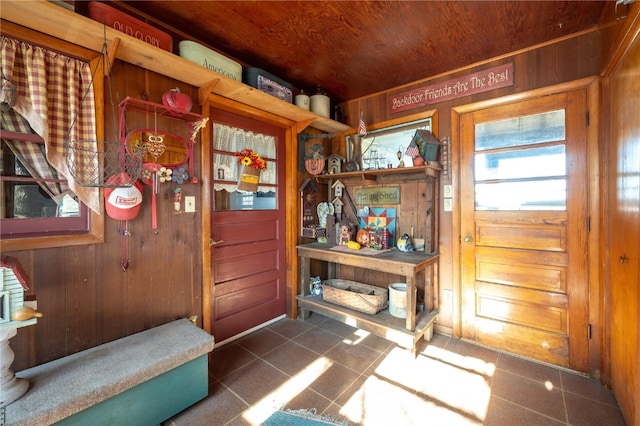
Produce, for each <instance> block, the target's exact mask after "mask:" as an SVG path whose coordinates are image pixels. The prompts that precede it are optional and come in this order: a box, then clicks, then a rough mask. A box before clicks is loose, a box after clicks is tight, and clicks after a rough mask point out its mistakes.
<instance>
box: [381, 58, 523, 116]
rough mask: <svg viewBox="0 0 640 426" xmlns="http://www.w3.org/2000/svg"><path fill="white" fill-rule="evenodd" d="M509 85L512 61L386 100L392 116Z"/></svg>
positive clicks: (511, 77)
mask: <svg viewBox="0 0 640 426" xmlns="http://www.w3.org/2000/svg"><path fill="white" fill-rule="evenodd" d="M513 82H514V79H513V62H512V63H508V64H505V65H498V66H497V67H493V68H489V69H486V70H483V71H478V72H475V73H473V74H469V75H466V76H463V77H458V78H454V79H451V80H448V81H444V82H442V83H435V84H431V85H429V86H424V87H420V88H418V89H414V90H412V91H410V92H404V93H400V94H398V95H393V96H391V97H390V98H389V109H390V111H391V112H392V113H394V112H400V111H406V110H408V109H413V108H419V107H423V106H425V105H430V104H435V103H438V102H444V101H448V100H451V99H456V98H461V97H463V96H469V95H474V94H476V93H482V92H486V91H489V90H493V89H499V88H501V87H507V86H512V85H513Z"/></svg>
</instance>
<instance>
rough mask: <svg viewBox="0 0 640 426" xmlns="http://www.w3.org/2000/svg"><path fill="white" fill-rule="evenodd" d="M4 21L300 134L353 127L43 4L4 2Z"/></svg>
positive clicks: (83, 18)
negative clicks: (262, 115) (228, 102)
mask: <svg viewBox="0 0 640 426" xmlns="http://www.w3.org/2000/svg"><path fill="white" fill-rule="evenodd" d="M2 19H5V20H7V21H11V22H14V23H16V24H18V25H22V26H23V27H26V28H30V29H33V30H35V31H39V32H41V33H44V34H48V35H50V36H53V37H56V38H59V39H61V40H64V41H67V42H69V43H73V44H76V45H79V46H83V47H86V48H88V49H91V50H94V51H96V52H102V51H103V46H104V43H105V42H106V43H107V46H109V47H111V46H114V45H116V46H117V49H116V52H115V58H117V59H120V60H122V61H124V62H128V63H130V64H134V65H137V66H140V67H142V68H144V69H147V70H149V71H153V72H156V73H158V74H161V75H164V76H167V77H170V78H173V79H175V80H178V81H182V82H184V83H187V84H190V85H192V86H195V87H198V88H200V89H201V91H202V92H204V94H205V95H208V94H209V93H215V94H217V95H220V96H223V97H225V98H229V99H232V100H234V101H237V102H240V103H243V104H245V105H248V106H252V107H256V108H258V109H261V110H266V111H269V112H271V113H273V114H275V115H278V116H281V117H284V118H287V119H289V120H292V121H294V122H296V123H301V124H302V126H298V132H300V131H302V130H303V129H304V128H305V127H307V126H311V127H314V128H316V129H318V130H321V131H324V132H329V133H339V132H348V131H349V130H351V129H352V128H351V127H350V126H347V125H346V124H343V123H339V122H337V121H333V120H331V119H329V118H326V117H321V116H319V115H317V114H314V113H313V112H311V111H307V110H303V109H302V108H299V107H297V106H295V105H293V104H290V103H287V102H285V101H282V100H280V99H277V98H274V97H273V96H271V95H268V94H266V93H263V92H261V91H259V90H258V89H255V88H253V87H251V86H248V85H246V84H244V83H241V82H238V81H236V80H233V79H230V78H228V77H225V76H223V75H221V74H218V73H216V72H213V71H210V70H208V69H206V68H204V67H202V66H200V65H198V64H195V63H193V62H191V61H188V60H186V59H184V58H182V57H180V56H178V55H176V54H173V53H171V52H168V51H166V50H162V49H160V48H158V47H155V46H151V45H150V44H147V43H145V42H143V41H141V40H138V39H136V38H134V37H131V36H128V35H126V34H124V33H122V32H120V31H117V30H114V29H113V28H109V27H106V28H105V26H104V25H103V24H101V23H100V22H97V21H94V20H92V19H89V18H87V17H84V16H82V15H79V14H77V13H74V12H71V11H69V10H67V9H65V8H63V7H61V6H58V5H55V4H53V3H50V2H48V1H46V0H38V1H5V2H3V3H2ZM116 39H119V42H118V41H116ZM118 43H119V44H118ZM201 97H202V96H201Z"/></svg>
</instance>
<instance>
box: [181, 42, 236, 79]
mask: <svg viewBox="0 0 640 426" xmlns="http://www.w3.org/2000/svg"><path fill="white" fill-rule="evenodd" d="M178 50H179V53H180V56H181V57H183V58H185V59H187V60H189V61H191V62H195V63H196V64H198V65H201V66H203V67H205V68H207V69H209V70H211V71H214V72H217V73H218V74H221V75H224V76H225V77H228V78H230V79H232V80H236V81H242V65H240V64H239V63H238V62H236V61H234V60H232V59H229V58H227V57H226V56H224V55H221V54H220V53H218V52H216V51H215V50H211V49H209V48H208V47H205V46H203V45H201V44H199V43H196V42H195V41H191V40H182V41H181V42H180V43H178Z"/></svg>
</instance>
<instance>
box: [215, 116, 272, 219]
mask: <svg viewBox="0 0 640 426" xmlns="http://www.w3.org/2000/svg"><path fill="white" fill-rule="evenodd" d="M245 148H248V149H251V150H254V151H255V152H257V153H258V154H260V156H261V157H262V158H263V159H264V160H265V161H266V163H267V167H266V169H264V170H262V171H261V172H260V183H259V186H258V190H257V191H256V192H247V191H238V189H237V187H238V184H237V182H238V176H239V172H240V167H239V165H238V158H237V157H235V156H234V155H233V154H234V153H235V152H239V151H241V150H243V149H245ZM213 149H214V151H213V152H214V153H213V164H214V166H213V167H214V178H215V179H214V183H213V188H214V190H215V192H216V194H215V208H216V210H218V211H221V210H275V209H276V208H277V202H276V201H277V198H276V191H277V184H276V177H277V176H278V173H277V171H278V170H277V164H278V163H277V161H276V137H275V136H272V135H266V134H262V133H257V132H252V131H249V130H245V129H240V128H236V127H232V126H227V125H224V124H220V123H213Z"/></svg>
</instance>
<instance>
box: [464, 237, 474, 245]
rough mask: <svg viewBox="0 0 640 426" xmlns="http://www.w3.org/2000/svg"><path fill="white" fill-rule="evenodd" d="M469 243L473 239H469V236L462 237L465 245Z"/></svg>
mask: <svg viewBox="0 0 640 426" xmlns="http://www.w3.org/2000/svg"><path fill="white" fill-rule="evenodd" d="M471 241H473V238H471V237H470V236H468V235H467V236H466V237H464V242H465V243H467V244H469V243H470V242H471Z"/></svg>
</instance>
